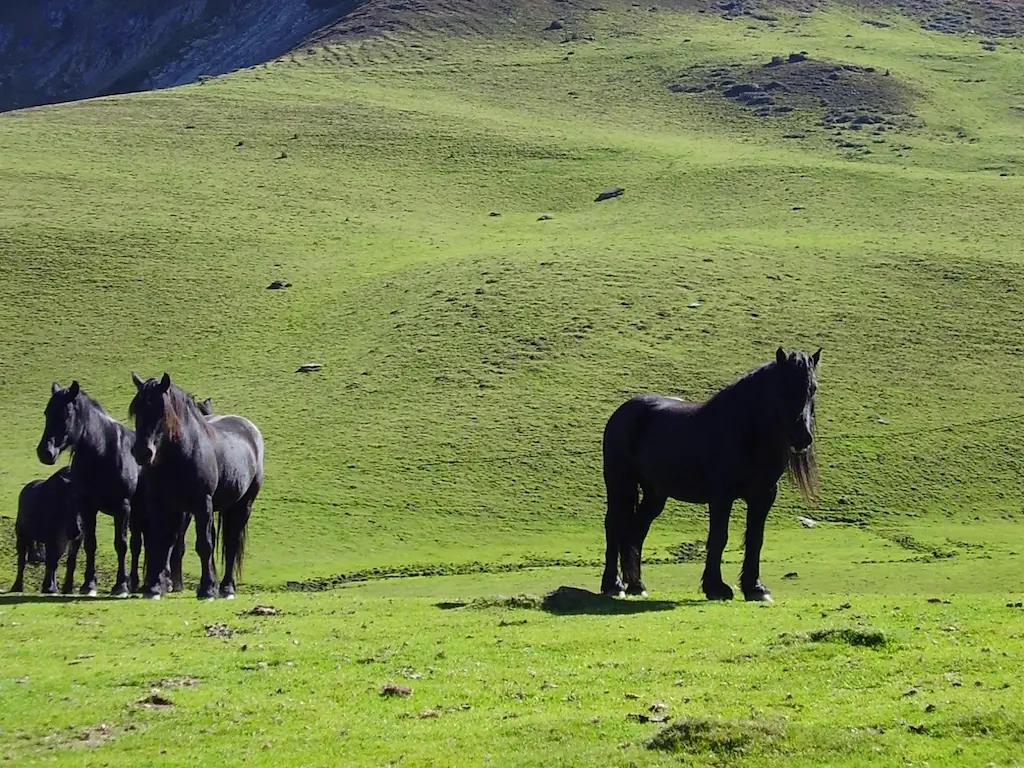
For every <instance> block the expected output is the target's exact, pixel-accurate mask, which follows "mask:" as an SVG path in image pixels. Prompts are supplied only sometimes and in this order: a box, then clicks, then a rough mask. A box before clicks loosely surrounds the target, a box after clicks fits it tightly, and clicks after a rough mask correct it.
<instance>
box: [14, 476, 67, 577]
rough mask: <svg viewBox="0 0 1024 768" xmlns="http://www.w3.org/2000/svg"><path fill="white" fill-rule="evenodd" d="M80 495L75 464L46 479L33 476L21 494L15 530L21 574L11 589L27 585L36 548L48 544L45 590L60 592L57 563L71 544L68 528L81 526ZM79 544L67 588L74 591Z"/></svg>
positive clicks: (19, 571)
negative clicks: (74, 476)
mask: <svg viewBox="0 0 1024 768" xmlns="http://www.w3.org/2000/svg"><path fill="white" fill-rule="evenodd" d="M78 508H79V505H78V499H77V498H76V496H75V489H74V483H73V482H72V480H71V468H70V467H61V468H60V469H58V470H57V471H56V472H54V473H53V474H52V475H50V476H49V477H48V478H46V479H45V480H32V481H31V482H29V483H27V484H26V485H25V487H24V488H22V489H21V493H20V494H18V519H17V522H16V523H15V534H16V539H17V545H16V546H17V550H18V575H17V577H16V578H15V579H14V584H13V585H12V586H11V592H21V591H22V590H23V589H24V588H25V582H24V577H25V564H26V563H29V562H32V556H31V555H32V548H33V546H34V545H36V544H38V543H42V544H44V545H45V546H46V553H45V554H46V575H45V576H44V577H43V585H42V588H41V591H42V592H43V593H45V594H54V593H56V592H57V566H58V564H59V563H60V558H61V555H63V554H64V552H65V550H66V549H67V547H68V531H69V530H72V529H73V528H77V521H75V517H76V516H77V515H78ZM77 549H78V548H77V547H74V548H73V550H72V551H71V552H69V553H68V561H67V576H66V578H65V580H64V591H65V592H70V591H71V588H72V581H71V580H72V579H73V578H74V573H75V554H76V553H77Z"/></svg>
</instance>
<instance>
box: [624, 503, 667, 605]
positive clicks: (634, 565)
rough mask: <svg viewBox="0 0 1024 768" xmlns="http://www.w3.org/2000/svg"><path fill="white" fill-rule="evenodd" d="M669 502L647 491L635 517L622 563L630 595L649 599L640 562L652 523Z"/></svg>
mask: <svg viewBox="0 0 1024 768" xmlns="http://www.w3.org/2000/svg"><path fill="white" fill-rule="evenodd" d="M667 501H668V497H666V496H661V495H658V494H657V493H653V492H651V491H648V490H646V489H645V490H644V492H643V498H642V499H641V500H640V504H639V506H637V509H636V514H635V515H633V518H632V520H631V523H632V525H631V526H630V529H629V531H628V533H627V535H626V541H627V545H626V555H625V557H624V558H623V563H622V578H623V579H624V580H625V581H626V585H627V586H626V594H628V595H641V596H643V597H647V587H645V586H644V582H643V579H642V578H641V576H640V560H641V558H642V556H643V550H644V541H645V540H646V539H647V534H648V532H649V531H650V530H651V523H653V522H654V520H655V518H657V517H658V515H660V514H661V513H662V512H663V511H664V509H665V503H666V502H667Z"/></svg>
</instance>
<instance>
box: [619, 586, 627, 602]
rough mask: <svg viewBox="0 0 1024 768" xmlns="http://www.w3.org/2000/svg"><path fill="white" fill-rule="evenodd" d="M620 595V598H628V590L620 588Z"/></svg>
mask: <svg viewBox="0 0 1024 768" xmlns="http://www.w3.org/2000/svg"><path fill="white" fill-rule="evenodd" d="M618 597H619V599H620V600H625V599H626V590H624V589H620V590H619V595H618Z"/></svg>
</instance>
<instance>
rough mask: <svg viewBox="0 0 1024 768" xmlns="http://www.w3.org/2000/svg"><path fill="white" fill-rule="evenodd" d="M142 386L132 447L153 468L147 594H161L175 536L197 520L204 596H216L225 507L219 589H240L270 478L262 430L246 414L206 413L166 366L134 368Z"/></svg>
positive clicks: (133, 409) (148, 484) (134, 407)
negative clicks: (157, 373)
mask: <svg viewBox="0 0 1024 768" xmlns="http://www.w3.org/2000/svg"><path fill="white" fill-rule="evenodd" d="M132 381H133V382H135V386H136V389H137V390H138V391H137V392H136V394H135V397H134V399H133V400H132V402H131V406H130V407H129V413H131V415H132V416H134V417H135V432H136V437H135V444H134V445H133V446H132V454H133V455H134V456H135V459H136V460H137V461H138V462H139V464H140V465H141V466H142V467H144V472H145V475H146V480H145V490H146V499H145V506H146V517H147V523H146V566H147V567H146V583H145V587H144V589H143V594H144V595H145V596H146V597H151V598H159V597H160V595H161V593H162V591H163V588H162V579H161V574H163V573H165V572H166V570H167V569H168V568H169V558H170V556H171V551H172V549H173V546H174V542H175V541H176V540H177V537H178V536H179V535H180V533H181V531H182V530H183V529H184V527H185V526H186V525H187V524H188V515H189V514H191V515H193V516H194V517H195V520H196V552H197V553H198V554H199V559H200V561H201V563H202V569H203V573H202V577H201V579H200V582H199V588H198V590H197V596H198V597H199V598H200V599H202V598H213V597H216V596H217V586H218V585H217V574H216V569H215V568H214V562H213V548H214V543H215V542H214V535H213V529H212V525H213V513H214V512H217V513H219V525H218V528H220V539H221V547H222V554H223V558H224V579H223V580H222V581H221V582H220V595H221V596H222V597H226V598H233V597H234V596H235V571H236V569H237V571H238V574H239V575H241V567H242V560H243V557H244V554H245V539H246V528H247V526H248V522H249V515H250V514H251V513H252V505H253V502H254V501H255V499H256V496H257V495H258V494H259V492H260V488H261V487H262V485H263V435H262V434H261V433H260V431H259V429H258V428H257V427H256V425H255V424H253V423H252V422H251V421H249V420H247V419H244V418H242V417H241V416H210V417H205V416H204V415H203V413H202V411H201V410H200V408H199V406H198V404H197V403H196V401H195V399H194V398H193V397H192V396H191V395H189V394H188V393H186V392H185V391H183V390H182V389H180V388H178V387H177V386H174V385H173V384H172V383H171V377H170V376H169V375H168V374H167V373H164V375H163V377H162V378H161V379H160V380H159V381H158V380H156V379H149V380H148V381H143V380H142V379H141V378H140V377H139V376H138V374H135V373H133V374H132Z"/></svg>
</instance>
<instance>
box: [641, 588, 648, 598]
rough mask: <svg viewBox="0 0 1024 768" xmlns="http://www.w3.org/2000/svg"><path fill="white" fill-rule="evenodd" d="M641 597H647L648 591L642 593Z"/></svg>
mask: <svg viewBox="0 0 1024 768" xmlns="http://www.w3.org/2000/svg"><path fill="white" fill-rule="evenodd" d="M640 597H647V590H646V589H645V590H644V591H643V592H641V593H640Z"/></svg>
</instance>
